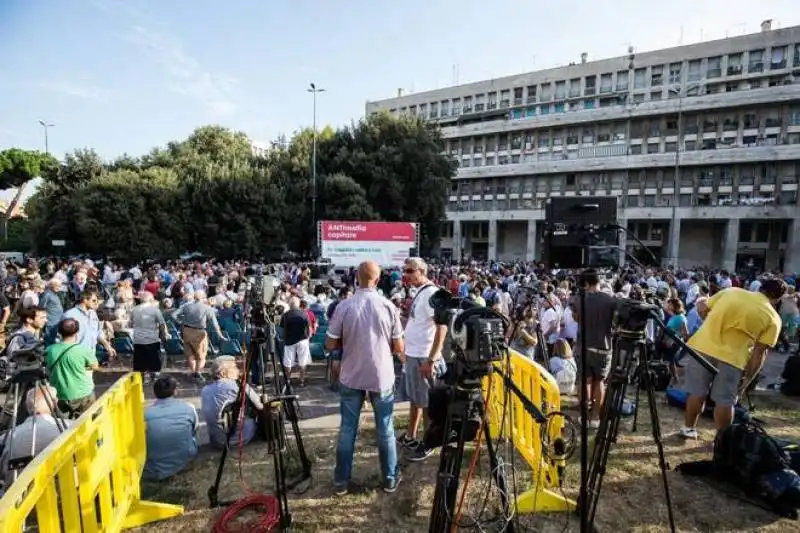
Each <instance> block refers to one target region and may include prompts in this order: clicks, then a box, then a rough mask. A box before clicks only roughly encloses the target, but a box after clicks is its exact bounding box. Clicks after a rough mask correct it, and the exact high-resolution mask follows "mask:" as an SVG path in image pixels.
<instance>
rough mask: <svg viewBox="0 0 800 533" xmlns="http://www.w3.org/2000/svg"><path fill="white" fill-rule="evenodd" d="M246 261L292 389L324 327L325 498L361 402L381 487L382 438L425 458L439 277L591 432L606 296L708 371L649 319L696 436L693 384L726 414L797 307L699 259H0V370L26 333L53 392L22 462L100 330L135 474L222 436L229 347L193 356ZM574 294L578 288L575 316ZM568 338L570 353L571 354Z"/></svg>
mask: <svg viewBox="0 0 800 533" xmlns="http://www.w3.org/2000/svg"><path fill="white" fill-rule="evenodd" d="M259 271H262V272H267V273H269V274H271V275H273V276H274V277H275V278H276V279H277V280H278V281H279V283H280V287H279V290H278V293H277V294H278V296H277V304H278V305H279V307H281V308H282V315H281V319H280V324H279V325H280V328H279V330H280V332H281V335H280V348H279V349H280V356H281V357H280V362H281V364H282V366H283V367H284V370H285V372H286V374H287V375H289V376H292V375H293V372H295V371H296V383H297V384H298V385H301V386H302V385H304V384H306V383H307V373H306V369H307V367H308V366H309V365H310V364H311V352H312V348H313V346H312V342H311V341H312V339H313V338H314V335H315V333H316V331H317V329H318V328H319V327H320V326H321V325H326V326H327V333H326V335H325V338H324V347H323V348H322V349H323V350H324V352H325V353H326V354H331V355H330V356H331V357H332V358H334V359H335V360H336V363H335V364H334V365H333V367H334V372H333V373H334V375H336V376H338V378H337V385H338V390H339V394H340V397H341V427H340V432H339V442H338V453H337V466H336V469H335V479H334V483H335V486H336V490H337V492H346V491H347V490H348V484H349V481H350V477H351V470H352V459H353V453H354V447H355V440H356V435H357V431H358V423H359V415H360V411H361V407H362V406H363V404H364V401H365V400H369V401H370V402H371V403H372V406H373V410H374V412H375V423H376V429H377V433H378V441H379V442H378V445H379V451H380V453H379V457H380V462H381V472H382V479H383V489H384V490H385V491H386V492H394V491H395V490H396V489H397V486H398V484H399V483H400V481H401V473H400V471H399V467H398V460H397V447H398V446H400V448H401V449H405V450H407V453H408V454H409V458H410V459H411V460H412V461H422V460H425V459H426V458H428V457H429V456H430V455H431V454H432V453H433V449H432V448H431V446H429V445H428V444H426V443H425V439H424V434H425V431H424V430H425V427H426V425H427V423H428V414H427V408H428V398H429V392H430V390H431V389H432V388H433V387H434V386H435V385H436V383H437V380H438V379H440V378H441V377H442V376H443V375H444V373H445V372H446V371H447V365H446V364H445V361H444V358H443V356H442V353H443V351H444V348H445V342H446V336H447V326H445V325H441V324H437V322H436V321H435V320H434V309H433V306H432V305H431V296H433V294H434V293H436V291H438V290H439V289H440V288H445V289H447V290H449V291H450V292H451V293H452V294H453V295H454V296H457V297H460V298H468V299H472V300H474V302H475V303H476V304H478V305H482V306H487V307H491V308H493V309H495V310H496V311H497V312H499V313H502V314H504V315H507V316H508V317H509V318H511V319H512V320H511V321H512V323H513V327H511V328H510V329H509V331H507V332H506V333H507V337H508V339H507V340H508V343H509V345H510V346H511V347H512V348H514V349H515V350H517V351H518V352H520V353H521V354H523V355H525V356H527V357H530V358H531V359H535V360H537V361H539V362H540V363H542V364H543V365H545V367H546V368H547V369H548V370H549V371H550V372H551V374H552V375H553V376H554V378H555V379H556V381H557V383H558V385H559V388H560V389H561V392H562V393H564V394H574V393H575V390H576V387H577V386H578V385H579V383H582V386H585V387H586V389H587V394H588V398H590V401H591V403H590V406H591V411H590V419H589V420H588V424H589V427H591V428H596V427H597V426H598V425H599V417H600V409H601V406H602V404H603V400H604V391H605V381H606V378H607V377H608V374H609V371H610V367H611V354H612V322H613V316H614V310H615V309H616V301H617V299H618V298H632V299H644V298H645V297H646V296H650V295H652V296H655V297H656V298H658V300H659V301H660V302H661V304H662V305H661V307H662V310H663V314H664V323H665V324H666V328H668V329H669V330H672V331H673V332H674V333H675V335H676V336H677V337H678V338H680V339H681V340H683V341H686V342H688V343H689V346H691V347H692V348H694V349H695V350H697V351H698V352H700V353H702V354H704V355H705V356H706V357H708V358H709V359H710V360H711V361H712V362H713V363H714V364H715V365H717V366H718V367H719V368H720V372H719V374H718V375H717V376H716V377H712V376H711V375H710V374H707V373H705V371H704V370H703V369H702V367H699V366H698V365H696V363H694V362H693V361H694V360H693V358H687V357H686V354H685V350H683V349H682V348H681V346H680V345H679V344H678V343H676V342H674V341H673V340H672V338H671V336H668V335H664V334H663V332H661V331H659V328H658V327H657V326H656V325H655V324H654V323H652V322H651V323H649V324H648V329H647V336H648V340H649V342H650V343H652V345H653V346H655V347H657V348H658V353H659V354H660V357H663V358H665V360H668V361H669V363H670V367H671V370H672V378H673V380H674V381H675V382H678V383H680V384H681V386H683V387H685V389H686V390H687V391H688V392H689V394H690V400H689V402H688V404H687V409H686V422H685V427H683V428H681V430H680V432H681V434H682V435H683V436H684V437H686V438H696V437H697V431H696V424H697V416H698V415H699V413H700V411H701V410H702V408H703V405H704V402H705V399H706V396H708V393H709V390H710V394H711V398H712V399H713V400H714V401H715V405H716V411H715V419H716V422H717V426H718V427H724V426H725V425H727V424H728V423H730V417H731V416H732V407H733V405H734V404H735V400H736V397H737V396H738V394H739V393H740V392H741V390H742V387H743V386H746V384H747V383H749V382H750V381H752V380H753V379H754V378H755V376H756V375H757V374H758V371H759V370H760V369H761V366H762V365H763V361H764V357H765V355H766V350H767V349H768V348H769V347H772V346H775V345H776V344H777V345H778V348H779V349H781V350H788V349H789V348H790V346H791V344H792V343H793V341H794V340H795V336H796V334H797V324H798V316H799V315H800V305H799V304H800V302H799V301H798V296H797V292H796V288H797V287H796V284H797V283H799V282H800V278H796V277H795V276H793V275H792V276H784V275H782V274H778V273H760V274H758V275H754V274H751V275H748V276H743V275H736V274H733V273H729V272H726V271H724V270H719V269H709V268H695V269H691V270H679V269H673V268H663V269H656V268H626V269H618V270H616V271H603V272H598V271H595V270H592V269H586V270H583V271H569V270H558V271H553V270H548V269H545V268H544V266H543V265H541V264H536V263H523V262H519V263H500V262H488V263H477V262H468V263H461V264H447V263H436V262H430V263H428V262H426V261H424V260H422V259H420V258H410V259H408V260H407V261H406V262H405V264H404V265H403V267H401V268H390V269H384V270H382V269H381V268H380V267H379V266H378V265H377V264H375V263H372V262H366V263H363V264H362V265H360V266H359V267H358V268H357V269H356V268H352V269H349V270H348V271H346V272H345V273H344V275H343V276H336V277H335V279H334V278H330V279H329V278H328V277H327V276H322V277H315V276H314V272H313V270H312V268H311V267H310V266H309V265H301V264H282V265H269V266H266V265H253V264H249V263H247V262H244V261H240V262H236V261H228V262H222V261H214V260H189V261H170V262H165V263H164V264H139V265H133V266H128V267H123V266H121V265H116V264H114V263H112V262H107V263H105V264H98V263H95V262H93V261H91V260H81V261H72V262H59V261H42V262H31V263H29V264H28V265H26V267H25V268H21V267H19V266H14V265H2V268H0V280H2V283H3V285H4V286H5V287H6V291H5V294H0V332H3V333H4V332H5V329H6V325H7V324H10V323H12V322H14V321H16V322H17V328H15V329H14V331H13V333H11V334H10V335H9V336H8V338H7V339H5V338H4V339H0V340H2V341H3V343H4V344H6V345H7V347H6V349H5V351H4V352H3V355H2V356H0V370H2V373H3V374H4V375H7V374H9V373H11V372H13V364H14V363H13V353H14V352H15V351H17V350H21V349H31V348H33V347H35V346H36V345H38V343H40V342H41V343H42V344H43V345H44V346H45V347H46V353H45V361H46V366H47V368H48V370H49V374H50V380H51V383H52V389H51V390H50V395H51V396H52V397H53V398H54V399H55V402H48V401H46V400H47V397H46V396H47V389H45V391H44V392H42V391H37V390H33V391H31V392H30V393H29V394H28V397H27V398H26V405H27V413H28V415H29V417H30V418H31V419H36V420H37V421H38V422H41V424H38V422H37V425H38V426H39V428H40V429H38V430H37V431H39V433H37V439H40V441H41V443H42V446H41V447H40V446H39V443H37V445H36V450H34V455H35V453H36V452H38V450H40V449H42V448H43V447H44V445H46V443H47V439H51V440H52V438H55V436H56V435H57V434H58V432H59V431H58V428H57V427H56V420H55V418H54V413H53V408H55V409H57V410H58V411H59V412H60V413H61V414H62V415H64V416H65V417H66V418H68V419H72V418H76V417H78V416H80V414H81V413H82V412H84V411H85V410H86V409H87V408H88V407H89V406H90V405H91V404H92V402H93V401H94V391H95V386H94V381H93V372H94V371H95V370H97V369H98V368H100V367H102V366H104V365H107V364H109V362H111V361H113V360H114V359H115V358H116V357H117V353H116V350H115V348H114V346H115V343H114V339H115V337H118V336H120V335H125V336H128V337H129V338H130V340H131V344H132V347H133V349H132V368H133V370H134V371H138V372H141V373H142V375H143V378H144V379H145V381H146V383H147V384H148V386H152V388H153V392H154V394H155V396H156V401H155V403H154V404H153V405H151V406H149V407H148V408H147V411H146V413H145V419H146V425H147V446H148V464H147V466H146V468H145V473H146V475H148V476H151V477H154V478H157V479H164V478H166V477H169V476H172V475H174V474H175V473H177V472H179V471H181V470H182V469H184V468H185V467H186V466H187V465H188V464H189V463H190V462H191V460H192V459H193V458H194V457H195V456H196V455H197V449H198V447H197V438H196V437H197V428H198V424H199V421H200V420H201V417H202V420H204V421H205V422H206V425H207V426H208V431H209V438H210V441H211V444H212V445H214V446H217V447H222V446H224V445H225V444H226V438H227V432H226V429H225V424H224V419H223V417H221V415H220V413H221V411H222V410H224V409H225V408H226V406H228V405H230V403H231V402H232V401H235V399H236V397H237V395H238V391H239V383H240V381H241V380H240V375H241V369H240V367H239V364H238V362H239V361H238V359H237V358H236V357H232V356H218V357H215V358H214V359H213V361H212V364H211V366H210V368H209V370H210V372H208V373H206V368H207V358H208V356H209V353H212V354H213V346H211V344H213V343H211V340H212V337H216V339H217V340H218V341H220V340H221V341H226V340H236V341H241V342H242V343H244V340H245V336H244V335H242V334H243V333H244V331H243V329H244V328H243V322H244V315H245V311H246V310H245V305H246V301H245V293H246V284H247V279H248V277H249V276H252V275H253V274H254V273H255V272H259ZM578 288H583V289H585V291H586V292H585V294H586V299H585V304H584V313H583V316H582V315H581V313H579V309H580V307H579V306H578V305H577V299H576V298H577V296H576V294H577V289H578ZM583 322H585V324H583V326H585V327H584V328H581V327H580V326H581V324H582V323H583ZM581 330H584V331H585V332H586V339H585V342H584V343H581V342H579V336H580V331H581ZM232 337H238V338H236V339H232ZM170 339H173V340H178V339H179V340H180V342H181V344H182V348H183V354H184V356H185V359H186V362H187V372H188V373H189V374H190V376H189V377H190V379H191V380H193V381H195V382H196V383H197V384H198V385H201V386H202V387H203V388H202V391H201V409H200V411H201V412H200V415H198V413H197V411H196V410H195V408H194V407H192V406H191V405H189V404H188V403H185V402H183V401H181V400H179V399H177V398H176V390H177V388H178V386H179V382H178V380H176V379H175V378H174V376H168V375H162V374H161V370H162V366H163V364H164V351H165V350H164V346H165V344H166V343H167V342H169V341H170ZM582 345H585V349H586V353H585V354H581V353H580V347H581V346H582ZM245 349H246V344H243V346H242V351H244V350H245ZM583 356H585V357H586V359H587V368H588V373H587V375H586V376H583V378H582V381H580V376H578V367H579V365H577V364H576V359H578V358H580V357H583ZM397 373H399V374H400V379H399V385H400V387H399V389H398V387H397V386H396V384H397V383H398V379H397V377H398V376H397V375H396V374H397ZM208 379H210V382H207V380H208ZM247 393H248V397H249V398H250V403H251V404H252V405H253V406H254V411H253V412H254V413H255V414H253V416H250V417H249V418H248V419H247V420H246V421H245V423H244V424H243V425H242V428H243V429H242V431H243V435H242V436H238V435H237V436H236V437H235V439H236V443H237V444H243V443H247V442H249V441H250V440H252V439H255V438H257V437H258V435H259V433H260V429H259V417H258V416H257V413H258V410H259V408H260V407H259V406H260V401H259V395H258V393H257V392H256V391H255V390H253V389H252V388H251V387H249V386H248V390H247ZM397 397H402V398H403V399H407V400H409V402H410V404H411V411H410V419H409V423H408V427H407V428H405V430H404V431H403V433H402V435H399V436H397V437H395V431H394V425H393V420H394V414H393V413H394V411H393V409H394V403H395V400H396V398H397ZM28 424H29V426H30V425H32V424H31V423H28ZM26 427H28V426H25V425H20V426H19V427H18V428H17V429H16V430H15V439H14V450H10V451H9V450H5V451H4V453H10V454H11V455H12V456H13V457H14V458H18V457H24V456H25V455H30V453H31V451H30V450H31V439H32V435H27V437H26V431H27V432H28V433H30V432H31V431H30V429H28V430H26V429H25V428H26ZM41 428H46V430H45V431H42V429H41ZM17 436H19V438H16V437H17ZM17 443H19V445H17Z"/></svg>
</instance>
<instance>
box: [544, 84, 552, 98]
mask: <svg viewBox="0 0 800 533" xmlns="http://www.w3.org/2000/svg"><path fill="white" fill-rule="evenodd" d="M552 98H553V86H552V85H550V84H549V83H543V84H542V101H545V102H546V101H547V100H552Z"/></svg>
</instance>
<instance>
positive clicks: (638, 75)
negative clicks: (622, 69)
mask: <svg viewBox="0 0 800 533" xmlns="http://www.w3.org/2000/svg"><path fill="white" fill-rule="evenodd" d="M646 76H647V69H646V68H637V69H636V70H635V71H633V88H634V89H644V88H645V87H647V83H646V81H645V79H646Z"/></svg>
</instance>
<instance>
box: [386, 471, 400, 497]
mask: <svg viewBox="0 0 800 533" xmlns="http://www.w3.org/2000/svg"><path fill="white" fill-rule="evenodd" d="M401 481H403V475H402V474H401V473H400V471H398V472H397V474H395V476H394V480H392V482H391V483H388V484H386V485H384V486H383V492H385V493H387V494H392V493H393V492H397V488H398V487H399V486H400V482H401Z"/></svg>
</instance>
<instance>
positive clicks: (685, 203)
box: [678, 194, 692, 207]
mask: <svg viewBox="0 0 800 533" xmlns="http://www.w3.org/2000/svg"><path fill="white" fill-rule="evenodd" d="M678 204H679V205H680V206H681V207H690V206H691V205H692V195H691V194H681V195H680V197H679V198H678Z"/></svg>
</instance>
